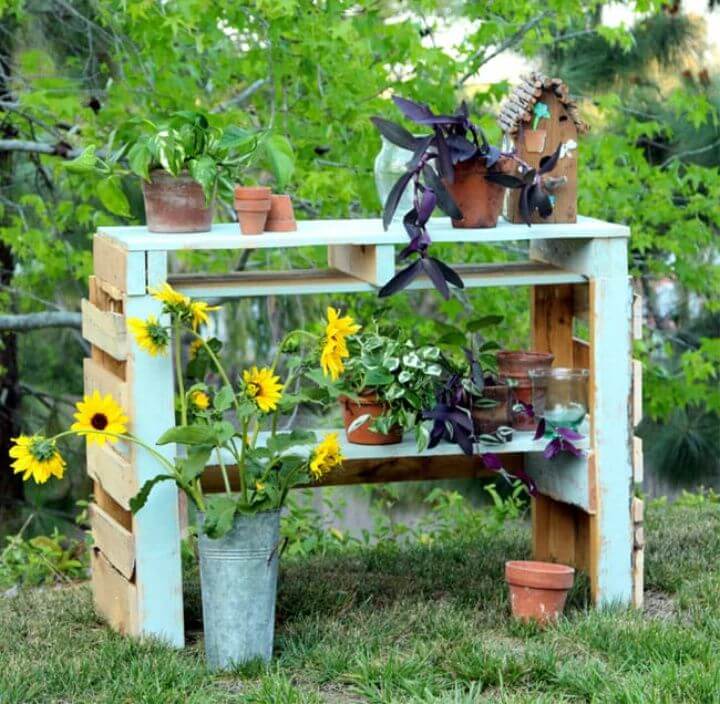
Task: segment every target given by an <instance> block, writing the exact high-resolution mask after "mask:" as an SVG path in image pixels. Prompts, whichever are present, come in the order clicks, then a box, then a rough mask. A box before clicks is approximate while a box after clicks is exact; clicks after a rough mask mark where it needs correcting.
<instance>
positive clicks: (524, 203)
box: [520, 186, 531, 227]
mask: <svg viewBox="0 0 720 704" xmlns="http://www.w3.org/2000/svg"><path fill="white" fill-rule="evenodd" d="M528 190H529V188H528V187H527V186H523V187H522V190H521V191H520V215H522V219H523V220H524V221H525V224H526V225H527V226H528V227H530V222H531V218H530V214H531V213H530V206H529V204H528Z"/></svg>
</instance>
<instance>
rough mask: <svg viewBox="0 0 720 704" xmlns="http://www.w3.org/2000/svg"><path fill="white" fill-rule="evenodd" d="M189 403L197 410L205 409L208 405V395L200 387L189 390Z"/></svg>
mask: <svg viewBox="0 0 720 704" xmlns="http://www.w3.org/2000/svg"><path fill="white" fill-rule="evenodd" d="M190 403H192V405H193V406H194V407H195V408H196V409H197V410H199V411H205V410H207V409H208V408H209V406H210V397H209V396H208V395H207V394H206V393H205V392H204V391H201V390H200V389H195V391H191V392H190Z"/></svg>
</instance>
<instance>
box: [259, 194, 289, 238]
mask: <svg viewBox="0 0 720 704" xmlns="http://www.w3.org/2000/svg"><path fill="white" fill-rule="evenodd" d="M265 230H266V231H267V232H293V231H294V230H297V223H296V222H295V213H294V211H293V204H292V201H291V200H290V196H289V195H286V194H279V195H278V194H273V195H271V196H270V212H269V213H268V218H267V223H265Z"/></svg>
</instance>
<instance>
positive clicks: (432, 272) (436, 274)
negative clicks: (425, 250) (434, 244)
mask: <svg viewBox="0 0 720 704" xmlns="http://www.w3.org/2000/svg"><path fill="white" fill-rule="evenodd" d="M421 261H422V266H423V269H424V270H425V273H426V274H427V275H428V276H429V277H430V280H431V281H432V282H433V285H434V286H435V288H436V289H437V290H438V291H439V293H440V295H441V296H442V297H443V298H444V299H445V300H446V301H447V300H448V299H449V298H450V289H449V288H448V285H447V281H445V277H444V276H443V273H442V271H441V269H440V267H439V266H438V265H437V264H436V263H435V261H434V260H433V259H432V258H430V257H423V259H422V260H421Z"/></svg>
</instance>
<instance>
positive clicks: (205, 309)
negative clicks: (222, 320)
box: [190, 301, 220, 330]
mask: <svg viewBox="0 0 720 704" xmlns="http://www.w3.org/2000/svg"><path fill="white" fill-rule="evenodd" d="M213 310H220V306H211V305H209V304H208V303H206V302H205V301H192V302H191V303H190V315H191V316H192V328H193V330H197V329H198V328H199V327H200V326H201V325H205V324H206V323H207V321H208V320H209V316H208V313H209V312H210V311H213Z"/></svg>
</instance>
